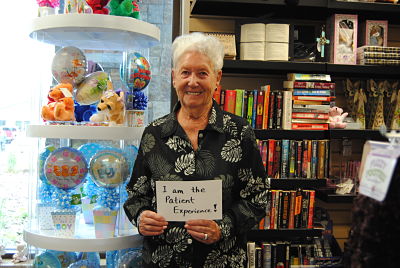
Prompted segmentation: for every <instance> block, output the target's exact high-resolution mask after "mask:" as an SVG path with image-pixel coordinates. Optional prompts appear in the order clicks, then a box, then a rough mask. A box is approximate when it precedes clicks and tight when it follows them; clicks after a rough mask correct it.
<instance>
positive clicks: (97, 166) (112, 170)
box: [89, 149, 129, 188]
mask: <svg viewBox="0 0 400 268" xmlns="http://www.w3.org/2000/svg"><path fill="white" fill-rule="evenodd" d="M89 166H90V167H89V172H90V176H91V177H92V180H93V181H94V183H96V185H97V186H99V187H105V188H115V187H117V186H119V185H120V184H122V183H124V182H125V181H126V180H127V179H128V176H129V165H128V161H127V159H126V157H125V156H124V154H123V153H122V152H119V151H117V150H111V149H110V150H102V151H100V152H98V153H97V154H95V155H94V156H93V157H92V159H91V160H90V165H89Z"/></svg>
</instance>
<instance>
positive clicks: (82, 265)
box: [68, 260, 100, 268]
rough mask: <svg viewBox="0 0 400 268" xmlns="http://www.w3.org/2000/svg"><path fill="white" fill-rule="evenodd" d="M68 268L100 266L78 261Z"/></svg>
mask: <svg viewBox="0 0 400 268" xmlns="http://www.w3.org/2000/svg"><path fill="white" fill-rule="evenodd" d="M68 268H100V265H96V264H93V263H91V262H90V261H89V260H80V261H77V262H75V263H72V264H71V265H70V266H68Z"/></svg>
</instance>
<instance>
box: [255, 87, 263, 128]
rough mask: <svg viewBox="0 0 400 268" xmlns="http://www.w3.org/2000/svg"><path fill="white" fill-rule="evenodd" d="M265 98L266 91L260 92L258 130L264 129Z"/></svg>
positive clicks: (258, 97) (258, 96)
mask: <svg viewBox="0 0 400 268" xmlns="http://www.w3.org/2000/svg"><path fill="white" fill-rule="evenodd" d="M264 96H265V91H262V90H260V91H258V95H257V111H256V113H257V115H256V129H262V127H263V112H264Z"/></svg>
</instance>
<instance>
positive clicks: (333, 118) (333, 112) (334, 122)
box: [329, 106, 348, 128]
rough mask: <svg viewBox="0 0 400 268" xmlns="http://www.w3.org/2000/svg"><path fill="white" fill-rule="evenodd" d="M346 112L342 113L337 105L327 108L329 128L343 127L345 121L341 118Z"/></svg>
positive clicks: (343, 117)
mask: <svg viewBox="0 0 400 268" xmlns="http://www.w3.org/2000/svg"><path fill="white" fill-rule="evenodd" d="M347 115H348V113H343V109H342V108H339V107H337V106H334V107H331V108H330V109H329V128H345V127H346V123H344V122H343V120H344V119H345V118H346V116H347Z"/></svg>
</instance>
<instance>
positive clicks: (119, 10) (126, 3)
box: [109, 0, 140, 19]
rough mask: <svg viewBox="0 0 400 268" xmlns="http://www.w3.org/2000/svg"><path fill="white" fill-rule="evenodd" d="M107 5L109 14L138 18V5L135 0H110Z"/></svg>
mask: <svg viewBox="0 0 400 268" xmlns="http://www.w3.org/2000/svg"><path fill="white" fill-rule="evenodd" d="M109 7H110V9H111V11H110V15H115V16H124V17H132V18H135V19H140V10H139V5H138V4H137V1H136V0H133V1H132V0H111V1H110V3H109Z"/></svg>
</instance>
